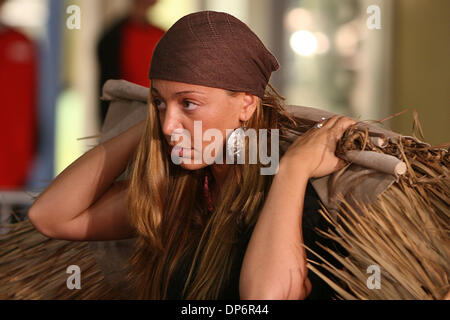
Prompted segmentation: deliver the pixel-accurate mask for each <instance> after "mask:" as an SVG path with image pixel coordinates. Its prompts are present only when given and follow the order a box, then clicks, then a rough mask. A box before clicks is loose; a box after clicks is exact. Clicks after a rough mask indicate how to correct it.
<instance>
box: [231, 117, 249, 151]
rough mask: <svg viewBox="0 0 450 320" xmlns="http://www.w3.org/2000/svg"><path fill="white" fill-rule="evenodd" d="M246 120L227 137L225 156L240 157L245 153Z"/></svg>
mask: <svg viewBox="0 0 450 320" xmlns="http://www.w3.org/2000/svg"><path fill="white" fill-rule="evenodd" d="M247 123H248V121H245V122H244V125H243V126H241V127H239V128H237V129H235V130H233V132H232V133H231V134H230V136H229V137H228V139H227V156H231V157H234V156H237V157H238V158H240V157H242V156H243V155H244V153H245V132H246V130H247Z"/></svg>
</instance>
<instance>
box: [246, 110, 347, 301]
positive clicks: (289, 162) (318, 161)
mask: <svg viewBox="0 0 450 320" xmlns="http://www.w3.org/2000/svg"><path fill="white" fill-rule="evenodd" d="M353 123H355V122H354V121H353V120H351V119H349V118H346V117H337V116H336V117H333V118H330V119H329V120H327V121H326V122H325V123H324V125H323V127H322V128H321V129H318V128H314V129H312V130H310V131H309V132H308V133H306V134H304V135H302V136H301V137H299V138H298V139H297V140H296V141H295V142H294V143H293V144H292V145H291V146H290V148H289V149H288V151H287V152H286V153H285V155H284V156H283V158H282V159H281V161H280V165H279V170H278V173H277V174H276V176H275V177H274V179H273V182H272V185H271V188H270V190H269V193H268V196H267V199H266V202H265V203H264V206H263V209H262V211H261V212H260V215H259V217H258V221H257V223H256V225H255V228H254V230H253V233H252V236H251V238H250V241H249V244H248V247H247V251H246V253H245V256H244V261H243V263H242V268H241V274H240V281H239V292H240V297H241V299H281V300H285V299H304V298H306V297H307V296H308V294H309V292H310V290H311V284H310V282H309V280H308V278H307V267H306V252H305V249H304V247H303V246H302V244H303V235H302V212H303V204H304V198H305V191H306V186H307V183H308V180H309V178H312V177H320V176H325V175H328V174H330V173H332V172H334V171H336V170H338V169H339V168H342V167H343V166H344V165H345V163H344V162H343V161H342V160H340V159H338V158H337V157H336V156H335V155H334V151H335V148H336V143H337V140H338V139H339V138H340V137H341V136H342V134H343V132H344V131H345V130H346V129H347V128H348V127H349V126H350V125H351V124H353Z"/></svg>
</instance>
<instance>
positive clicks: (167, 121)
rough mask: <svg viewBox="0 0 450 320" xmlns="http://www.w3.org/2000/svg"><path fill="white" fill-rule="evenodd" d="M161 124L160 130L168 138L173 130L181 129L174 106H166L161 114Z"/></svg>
mask: <svg viewBox="0 0 450 320" xmlns="http://www.w3.org/2000/svg"><path fill="white" fill-rule="evenodd" d="M162 120H163V124H162V131H163V133H164V135H165V136H166V137H168V138H169V141H170V137H171V135H172V134H174V132H177V131H178V130H180V129H182V128H183V126H182V125H181V121H180V119H179V115H178V113H177V110H176V108H175V107H167V109H166V110H165V112H164V114H163V116H162Z"/></svg>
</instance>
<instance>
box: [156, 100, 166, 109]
mask: <svg viewBox="0 0 450 320" xmlns="http://www.w3.org/2000/svg"><path fill="white" fill-rule="evenodd" d="M153 104H154V105H155V107H157V108H158V109H164V103H163V102H162V101H161V100H159V99H153Z"/></svg>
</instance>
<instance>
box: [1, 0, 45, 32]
mask: <svg viewBox="0 0 450 320" xmlns="http://www.w3.org/2000/svg"><path fill="white" fill-rule="evenodd" d="M47 17H48V9H47V0H10V1H6V2H5V3H4V5H3V7H2V10H1V12H0V19H1V20H2V21H3V22H4V23H5V24H6V25H9V26H12V27H41V26H43V25H45V24H46V23H47Z"/></svg>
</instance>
